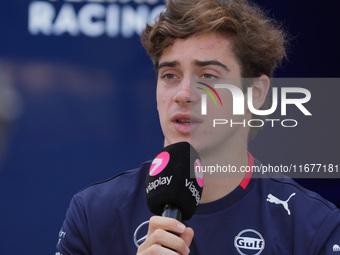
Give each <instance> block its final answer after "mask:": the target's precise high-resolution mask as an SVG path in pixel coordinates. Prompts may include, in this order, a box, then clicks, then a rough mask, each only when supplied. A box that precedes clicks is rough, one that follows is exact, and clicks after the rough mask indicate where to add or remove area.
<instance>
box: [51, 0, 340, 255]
mask: <svg viewBox="0 0 340 255" xmlns="http://www.w3.org/2000/svg"><path fill="white" fill-rule="evenodd" d="M142 43H143V45H144V47H145V48H146V50H147V52H148V53H149V55H150V57H151V59H152V60H153V62H154V65H155V69H156V72H157V79H158V80H157V107H158V112H159V118H160V123H161V127H162V130H163V133H164V137H165V142H164V145H165V146H167V145H170V144H174V143H177V142H180V141H188V142H190V143H191V144H192V145H193V146H194V147H195V148H196V150H197V151H198V152H199V154H200V156H201V159H202V162H203V163H204V164H205V165H209V164H219V165H232V166H235V167H236V168H238V169H239V168H241V167H242V166H252V165H254V164H259V163H258V161H257V160H254V158H253V157H252V155H251V154H250V153H248V152H247V142H248V139H249V137H252V136H253V132H254V131H253V130H249V128H248V127H244V126H242V125H236V126H234V127H230V128H226V127H222V128H221V127H216V128H215V129H212V120H213V119H215V118H217V117H218V118H219V117H220V114H221V112H222V113H223V114H224V116H225V117H226V118H229V119H230V118H233V119H234V120H235V121H241V119H238V118H242V119H246V120H249V119H251V118H252V114H251V113H250V111H249V109H247V107H246V111H245V115H244V116H238V117H237V116H233V115H232V108H233V107H232V97H231V94H230V93H228V91H227V90H224V91H222V90H221V91H219V96H220V99H221V101H222V102H223V106H221V107H222V108H216V107H214V106H213V105H212V104H211V102H207V104H208V105H207V106H208V109H209V113H208V114H206V115H202V114H201V96H202V90H200V89H198V88H197V87H200V86H199V85H202V84H215V83H216V82H217V81H221V80H225V79H228V80H233V81H235V85H236V86H238V87H239V88H240V89H242V90H243V91H246V90H245V86H252V91H253V93H252V102H253V106H254V108H256V109H260V108H261V107H262V106H263V105H264V104H265V102H266V100H267V94H268V90H269V87H270V84H269V77H271V76H272V74H273V71H274V69H275V68H276V66H277V64H278V63H279V62H280V61H281V59H282V58H283V57H284V56H285V50H284V44H285V39H284V34H283V33H282V32H281V30H280V29H278V28H277V27H276V26H275V25H274V23H273V21H271V20H269V19H268V18H267V17H265V15H264V14H263V12H262V11H260V10H259V9H258V8H257V7H256V6H254V5H253V4H250V3H248V2H246V1H244V0H233V1H226V0H194V1H193V0H190V1H188V0H169V1H168V3H167V10H166V11H165V12H164V13H162V14H161V15H160V17H159V20H158V21H157V22H156V24H155V25H153V26H151V27H150V26H148V27H147V28H146V30H145V32H144V34H143V36H142ZM242 78H258V80H257V81H255V80H254V82H251V83H250V84H249V85H245V83H246V82H244V81H243V79H242ZM247 83H248V82H247ZM202 86H205V85H202ZM221 109H222V110H221ZM149 168H150V162H147V163H144V164H142V165H141V167H140V168H139V169H136V170H132V171H128V172H124V173H122V174H120V175H118V176H116V177H114V178H112V179H110V180H108V181H105V182H102V183H98V184H95V185H92V186H90V187H88V188H86V189H85V190H83V191H81V192H79V193H78V194H76V195H75V196H74V198H73V199H72V202H71V205H70V208H69V210H68V212H67V216H66V219H65V222H64V224H63V227H62V229H61V231H60V233H59V242H58V244H57V250H58V252H57V253H56V254H63V255H66V254H98V255H99V254H100V255H104V254H124V255H125V254H126V255H128V254H136V253H137V254H189V253H190V254H337V252H338V250H340V247H339V244H340V212H339V209H337V208H336V207H335V206H334V205H332V204H331V203H329V202H327V201H325V200H323V199H322V198H321V197H319V196H318V195H316V194H315V193H312V192H310V191H307V190H305V189H303V188H302V187H300V186H299V185H298V184H296V183H295V182H294V181H293V180H291V179H287V178H286V179H274V178H261V179H258V178H250V176H249V175H247V176H245V174H244V173H241V174H240V175H238V176H233V177H232V178H228V177H230V176H228V175H224V176H218V177H216V178H206V180H205V185H204V192H203V195H202V200H201V203H200V205H199V206H198V208H197V211H196V213H195V215H194V216H193V217H192V218H191V219H190V220H189V221H186V222H183V223H181V222H179V221H177V220H175V219H170V218H166V217H159V216H152V214H151V213H150V212H149V211H148V209H147V206H146V202H145V195H144V192H145V191H144V186H145V177H146V175H147V173H148V170H149ZM143 222H146V223H145V225H148V227H147V229H145V228H144V229H143V226H144V224H143ZM169 231H171V232H175V233H178V236H176V235H174V234H172V233H170V232H169ZM141 233H142V234H141ZM144 235H146V236H145V238H141V239H142V240H143V241H144V242H142V243H141V244H139V242H138V240H137V239H140V237H143V236H144ZM134 236H135V242H134ZM135 243H136V244H137V245H136V246H139V245H140V246H139V248H137V247H136V246H135ZM338 247H339V248H338Z"/></svg>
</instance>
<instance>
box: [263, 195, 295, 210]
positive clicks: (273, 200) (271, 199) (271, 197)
mask: <svg viewBox="0 0 340 255" xmlns="http://www.w3.org/2000/svg"><path fill="white" fill-rule="evenodd" d="M293 196H295V193H293V194H291V195H290V196H289V198H288V199H287V200H286V201H282V200H280V199H278V198H277V197H275V196H274V195H272V194H269V195H268V197H267V201H268V202H270V203H273V204H277V205H282V206H283V208H285V209H286V211H287V212H288V215H290V210H289V208H288V202H289V200H290V199H291V198H292V197H293Z"/></svg>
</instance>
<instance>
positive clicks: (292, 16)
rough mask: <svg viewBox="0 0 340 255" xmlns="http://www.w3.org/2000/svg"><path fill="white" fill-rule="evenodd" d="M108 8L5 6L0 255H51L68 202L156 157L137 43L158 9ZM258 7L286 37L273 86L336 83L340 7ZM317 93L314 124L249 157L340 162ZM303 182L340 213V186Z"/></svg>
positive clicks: (124, 1)
mask: <svg viewBox="0 0 340 255" xmlns="http://www.w3.org/2000/svg"><path fill="white" fill-rule="evenodd" d="M113 2H114V3H112V1H105V0H102V1H98V0H97V1H95V0H87V1H85V0H42V1H35V0H26V1H24V0H11V1H10V0H3V1H1V2H0V232H1V234H0V247H1V254H4V255H7V254H54V247H55V245H56V242H57V240H58V238H57V235H58V232H59V229H60V227H61V224H62V222H63V220H64V217H65V213H66V210H67V208H68V204H69V202H70V199H71V197H72V195H73V194H74V193H75V192H77V191H79V190H80V189H82V188H84V187H86V186H87V185H89V184H91V183H93V182H95V181H100V180H103V179H106V178H109V177H111V176H113V175H115V174H117V173H119V172H121V171H123V170H127V169H130V168H135V167H137V166H139V164H140V163H142V162H143V161H145V160H148V159H151V158H153V157H154V155H155V153H157V152H158V151H159V149H160V148H161V147H162V144H163V138H162V133H161V130H160V126H159V122H158V116H157V111H156V102H155V86H156V79H155V75H154V72H153V67H152V64H151V61H150V60H149V59H148V57H147V55H146V53H145V52H144V49H143V48H142V46H141V44H140V42H139V34H140V32H141V30H142V28H143V25H144V24H145V22H151V21H152V19H153V17H154V16H155V15H156V14H157V13H158V12H159V11H160V10H161V9H162V8H163V5H164V2H163V1H162V0H134V1H133V0H120V1H119V0H117V1H113ZM257 2H258V3H259V4H260V5H261V6H264V7H265V8H266V9H268V10H270V13H271V15H273V16H274V17H275V18H277V19H278V20H280V21H281V22H282V23H283V26H284V27H285V28H286V29H287V30H288V31H289V32H290V34H291V37H292V39H293V40H292V44H291V48H290V50H289V61H287V62H286V63H285V65H284V67H283V69H282V70H280V71H278V72H277V73H276V76H278V77H338V76H339V71H338V67H339V64H338V61H339V59H340V50H339V46H338V45H340V40H339V36H338V31H339V30H340V25H339V24H340V23H339V20H338V12H339V10H340V3H339V2H338V1H336V0H325V1H323V2H322V3H321V2H320V1H316V0H301V1H298V2H297V1H293V0H286V1H277V0H276V1H273V0H257ZM321 92H323V93H324V95H323V97H322V98H323V99H324V101H317V106H316V107H315V109H318V116H320V118H321V120H320V121H319V125H315V126H310V129H308V130H306V129H303V130H294V131H289V132H287V131H284V130H281V131H280V132H283V133H281V134H278V133H277V132H278V131H276V130H275V131H270V130H269V131H268V132H265V131H263V132H261V133H260V134H259V137H258V139H257V140H256V141H254V142H252V143H251V146H250V149H251V151H252V152H254V155H255V156H257V157H258V158H260V159H261V160H262V161H264V162H273V163H277V162H283V161H284V162H289V163H291V162H298V163H313V162H310V161H311V159H315V158H318V159H323V160H324V161H325V162H328V163H334V164H339V159H338V152H339V149H338V142H339V134H338V130H339V121H338V120H337V118H338V117H337V118H334V117H335V116H338V112H337V109H339V108H338V107H339V100H338V95H339V93H340V86H339V87H334V88H332V91H324V90H321ZM321 92H320V91H318V92H317V93H321ZM328 106H330V108H332V110H331V111H328V110H327V111H326V110H324V111H323V109H329V108H328ZM299 160H300V161H299ZM314 163H315V162H314ZM299 181H300V182H302V183H303V184H304V185H306V186H307V187H309V188H310V189H313V190H316V191H318V192H319V193H321V194H322V195H323V196H324V197H326V198H327V199H329V200H331V201H332V202H334V203H336V204H337V205H338V206H340V198H339V197H340V196H339V180H338V179H335V180H334V179H326V180H319V179H318V180H299Z"/></svg>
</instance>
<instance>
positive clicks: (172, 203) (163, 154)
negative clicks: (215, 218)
mask: <svg viewBox="0 0 340 255" xmlns="http://www.w3.org/2000/svg"><path fill="white" fill-rule="evenodd" d="M201 166H202V163H201V160H200V157H199V155H198V153H197V151H196V150H195V149H194V147H192V146H191V145H190V144H189V143H188V142H179V143H175V144H172V145H169V146H167V147H165V148H163V149H162V150H161V151H160V152H159V154H158V155H157V156H156V158H155V159H154V160H153V161H152V164H151V166H150V170H149V173H148V175H147V178H146V183H145V196H146V202H147V205H148V208H149V210H150V211H151V212H152V213H154V214H156V215H162V216H165V217H170V218H175V219H177V220H179V221H182V220H189V219H190V218H191V217H192V216H193V215H194V213H195V211H196V207H197V205H198V204H199V202H200V200H201V196H202V191H203V184H204V176H203V172H202V171H200V170H201Z"/></svg>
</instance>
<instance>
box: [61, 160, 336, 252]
mask: <svg viewBox="0 0 340 255" xmlns="http://www.w3.org/2000/svg"><path fill="white" fill-rule="evenodd" d="M251 160H253V159H251V157H250V161H251ZM150 164H151V162H146V163H143V164H142V165H141V166H140V167H139V168H138V169H135V170H131V171H127V172H124V173H121V174H119V175H117V176H115V177H113V178H112V179H109V180H106V181H104V182H100V183H96V184H93V185H91V186H89V187H87V188H86V189H84V190H82V191H80V192H79V193H77V194H75V195H74V197H73V198H72V201H71V203H70V206H69V209H68V211H67V214H66V219H65V221H64V223H63V226H62V228H61V230H60V233H59V238H58V243H57V252H56V255H69V254H73V255H76V254H77V255H78V254H79V255H80V254H81V255H90V254H91V255H130V254H131V255H132V254H136V252H137V246H136V244H135V242H134V239H135V240H138V239H141V238H142V237H143V236H145V235H146V234H147V229H148V226H147V225H148V223H147V221H148V220H149V218H150V217H151V216H152V214H151V213H150V212H149V210H148V208H147V205H146V200H145V178H146V175H147V173H148V171H149V168H150ZM255 164H258V162H257V161H255ZM143 223H144V224H143ZM184 224H185V225H186V226H190V227H191V228H193V230H194V232H195V235H194V238H193V241H192V244H191V246H190V251H191V252H190V254H199V255H210V254H214V255H219V254H221V255H222V254H235V255H240V254H241V255H260V254H270V255H293V254H294V255H309V254H310V255H311V254H319V255H340V210H339V209H338V208H337V207H336V206H335V205H333V204H332V203H330V202H328V201H326V200H325V199H323V198H322V197H320V196H319V195H318V194H316V193H314V192H311V191H309V190H306V189H304V188H303V187H301V186H300V185H299V184H297V183H296V182H295V181H293V180H292V179H289V178H280V179H275V178H249V179H245V180H244V181H243V182H242V184H241V185H240V186H238V187H237V188H236V189H235V190H234V191H232V192H231V193H230V194H228V195H227V196H225V197H223V198H221V199H219V200H217V201H214V202H211V203H206V204H200V205H199V206H198V207H197V210H196V213H195V215H194V216H193V217H192V218H191V219H190V220H189V221H185V222H184ZM136 230H137V231H136ZM134 237H135V238H134Z"/></svg>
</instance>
